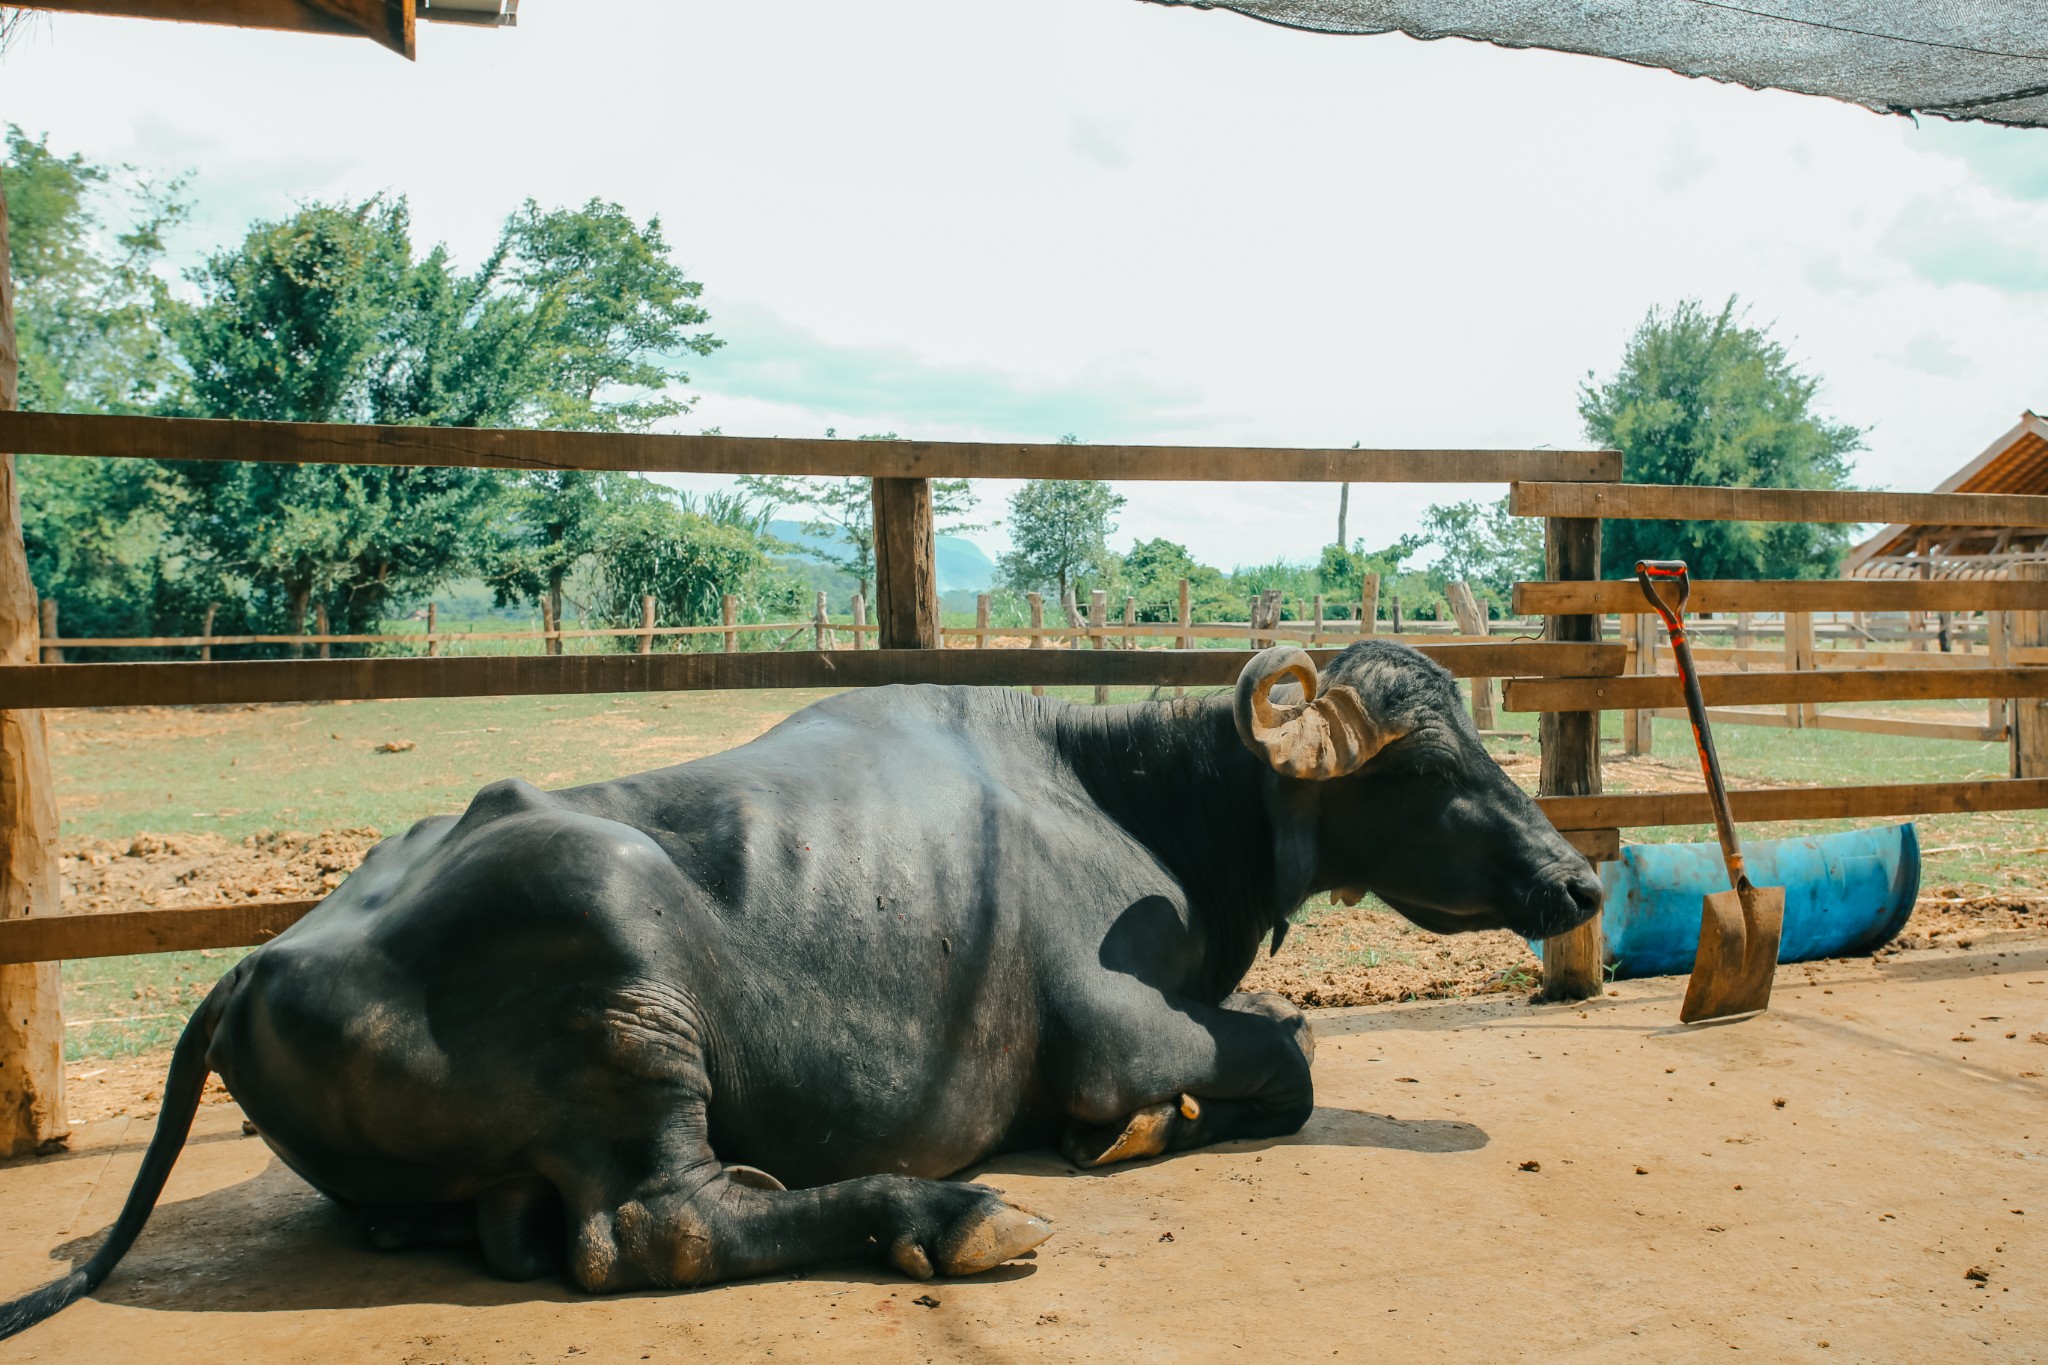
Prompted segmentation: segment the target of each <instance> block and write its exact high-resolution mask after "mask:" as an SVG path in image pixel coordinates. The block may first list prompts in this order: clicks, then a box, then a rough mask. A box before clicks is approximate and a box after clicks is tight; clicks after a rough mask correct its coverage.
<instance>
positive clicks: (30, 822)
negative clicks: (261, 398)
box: [0, 191, 70, 1157]
mask: <svg viewBox="0 0 2048 1365" xmlns="http://www.w3.org/2000/svg"><path fill="white" fill-rule="evenodd" d="M8 260H9V256H8V243H7V196H6V194H5V192H4V191H0V408H4V409H12V408H13V407H14V401H15V379H16V373H17V359H18V353H17V352H16V350H15V341H14V285H13V281H12V279H11V278H10V272H9V270H8ZM35 635H36V590H35V586H34V585H33V584H32V583H31V582H30V581H29V576H28V552H27V550H26V549H25V548H24V546H23V545H22V539H21V495H20V493H19V491H18V490H17V488H16V486H15V482H14V456H13V455H12V454H11V453H9V454H0V663H6V664H32V663H34V662H35V661H36V657H35V652H34V650H35ZM60 893H61V887H60V885H59V879H58V862H57V800H56V789H55V788H54V787H53V786H52V785H51V782H50V752H49V740H48V737H47V734H46V732H45V730H44V726H43V713H42V712H40V711H0V919H25V918H27V917H28V916H30V915H55V914H58V913H60V911H61V908H62V907H61V906H60V905H59V904H58V897H59V895H60ZM69 1135H70V1126H69V1124H68V1123H67V1122H66V1120H65V1114H64V1014H63V1004H62V990H61V986H60V983H59V981H58V976H57V964H56V963H54V962H33V963H21V964H9V965H7V966H0V1157H10V1156H20V1155H22V1154H24V1153H27V1152H34V1151H38V1150H47V1149H50V1148H53V1147H55V1146H57V1145H59V1144H61V1143H62V1142H63V1141H64V1139H65V1138H66V1137H67V1136H69Z"/></svg>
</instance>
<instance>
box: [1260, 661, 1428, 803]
mask: <svg viewBox="0 0 2048 1365" xmlns="http://www.w3.org/2000/svg"><path fill="white" fill-rule="evenodd" d="M1287 678H1292V679H1294V680H1295V681H1296V682H1298V683H1300V684H1301V698H1302V699H1301V701H1300V702H1299V703H1297V704H1293V705H1275V704H1274V702H1273V698H1272V692H1273V688H1274V687H1275V686H1276V685H1278V684H1279V683H1280V682H1281V681H1282V680H1283V679H1287ZM1319 684H1320V679H1319V678H1318V677H1317V675H1316V665H1315V660H1313V659H1311V658H1309V656H1308V654H1307V653H1306V652H1305V651H1303V650H1299V649H1296V648H1294V647H1293V646H1292V645H1275V646H1273V647H1272V648H1271V649H1266V650H1262V651H1260V652H1259V653H1258V654H1256V655H1254V656H1253V657H1252V661H1251V662H1250V663H1248V664H1246V665H1245V666H1244V672H1242V673H1240V674H1238V676H1237V736H1238V738H1239V739H1241V740H1243V741H1244V746H1245V747H1246V748H1247V749H1250V750H1251V751H1252V752H1253V753H1255V754H1257V755H1258V756H1259V757H1260V758H1263V759H1265V760H1266V762H1268V763H1270V764H1272V765H1273V769H1274V771H1276V772H1278V773H1279V774H1280V775H1281V776H1283V777H1294V778H1300V779H1302V780H1304V781H1309V782H1326V781H1328V780H1329V779H1331V778H1333V777H1342V776H1344V775H1345V774H1346V773H1353V772H1356V771H1358V769H1359V768H1361V767H1363V766H1364V765H1365V762H1366V760H1367V759H1369V758H1371V757H1372V756H1373V755H1374V754H1376V753H1378V752H1379V751H1380V750H1381V749H1382V748H1384V747H1386V745H1387V744H1388V743H1390V742H1391V741H1393V740H1395V739H1398V738H1399V737H1400V736H1399V734H1398V733H1396V732H1395V731H1391V730H1389V729H1387V728H1386V727H1385V726H1383V725H1381V724H1380V723H1379V722H1378V721H1376V720H1374V719H1373V717H1372V714H1371V713H1370V712H1369V711H1367V710H1366V706H1365V700H1364V698H1362V697H1360V696H1359V695H1358V693H1357V691H1355V690H1354V689H1352V688H1349V687H1345V686H1342V685H1339V686H1335V687H1332V688H1330V689H1329V690H1327V691H1322V692H1320V694H1319V692H1318V688H1319Z"/></svg>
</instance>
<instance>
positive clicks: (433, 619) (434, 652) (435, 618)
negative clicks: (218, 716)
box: [204, 602, 441, 659]
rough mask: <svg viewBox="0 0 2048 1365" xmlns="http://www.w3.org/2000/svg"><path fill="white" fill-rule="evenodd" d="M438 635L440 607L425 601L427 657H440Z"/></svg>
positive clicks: (209, 630) (209, 613)
mask: <svg viewBox="0 0 2048 1365" xmlns="http://www.w3.org/2000/svg"><path fill="white" fill-rule="evenodd" d="M204 633H205V634H207V635H211V634H213V608H212V607H208V608H207V609H206V630H205V632H204ZM440 636H441V608H440V606H439V605H438V604H436V603H433V602H429V603H427V657H428V658H429V659H438V658H440V657H441V638H440ZM206 655H207V657H208V658H212V657H213V650H212V649H211V648H209V649H208V650H207V651H206Z"/></svg>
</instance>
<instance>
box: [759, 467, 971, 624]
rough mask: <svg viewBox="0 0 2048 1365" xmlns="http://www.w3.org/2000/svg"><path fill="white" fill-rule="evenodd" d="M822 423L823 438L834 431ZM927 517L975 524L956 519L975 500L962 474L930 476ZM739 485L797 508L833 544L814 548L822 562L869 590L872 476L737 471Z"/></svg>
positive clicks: (963, 527) (950, 525)
mask: <svg viewBox="0 0 2048 1365" xmlns="http://www.w3.org/2000/svg"><path fill="white" fill-rule="evenodd" d="M837 434H838V433H837V431H836V430H835V429H834V428H831V427H827V428H826V429H825V435H826V437H827V438H831V437H833V436H836V435H837ZM857 439H859V440H863V441H899V440H901V439H903V438H902V437H900V436H898V435H897V434H896V433H895V432H893V431H890V432H884V433H882V434H880V435H873V436H862V437H859V438H857ZM931 482H932V517H933V519H934V520H935V521H936V522H938V523H940V524H939V525H938V526H937V527H936V529H938V530H944V531H972V530H976V529H978V528H976V527H974V526H971V525H967V524H964V523H962V522H961V521H960V520H959V519H960V518H961V517H964V516H966V515H967V514H968V513H969V512H971V511H973V510H974V505H975V503H976V501H977V499H976V497H975V495H974V489H973V487H972V485H970V484H969V482H968V481H967V480H966V479H933V480H932V481H931ZM740 487H741V488H742V489H744V490H745V491H746V492H747V493H748V494H749V495H750V496H752V497H754V498H758V499H760V500H762V501H763V502H765V503H767V504H770V505H771V506H773V507H789V508H802V509H803V510H804V513H805V515H804V522H803V528H804V530H805V531H806V532H808V533H810V534H811V535H814V536H817V537H820V538H821V539H823V540H825V541H827V542H828V543H830V544H831V545H832V546H834V547H835V548H833V549H828V550H821V551H818V552H817V553H818V557H819V558H821V559H823V560H824V561H825V562H826V563H828V564H834V565H837V566H838V567H839V568H842V569H844V570H846V571H847V572H848V573H850V574H852V575H853V576H854V577H855V578H856V579H858V580H859V582H860V593H861V596H862V597H867V596H868V595H869V589H870V587H871V585H872V584H873V582H874V577H875V499H874V488H875V481H874V480H873V479H871V478H867V477H864V476H854V477H850V478H842V479H830V478H806V477H802V476H795V475H787V474H742V475H741V476H740Z"/></svg>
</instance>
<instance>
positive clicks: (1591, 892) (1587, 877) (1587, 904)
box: [1565, 872, 1603, 915]
mask: <svg viewBox="0 0 2048 1365" xmlns="http://www.w3.org/2000/svg"><path fill="white" fill-rule="evenodd" d="M1565 894H1566V895H1568V896H1570V897H1571V898H1572V904H1573V905H1576V906H1577V907H1578V908H1579V909H1580V910H1581V911H1583V912H1585V913H1586V914H1588V915H1590V914H1592V913H1593V912H1594V911H1595V910H1598V909H1599V908H1600V901H1601V899H1602V897H1603V893H1602V889H1601V886H1600V879H1599V878H1598V877H1596V876H1594V875H1593V874H1591V873H1590V872H1581V873H1577V874H1576V875H1574V876H1572V877H1570V878H1569V879H1567V880H1566V882H1565Z"/></svg>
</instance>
